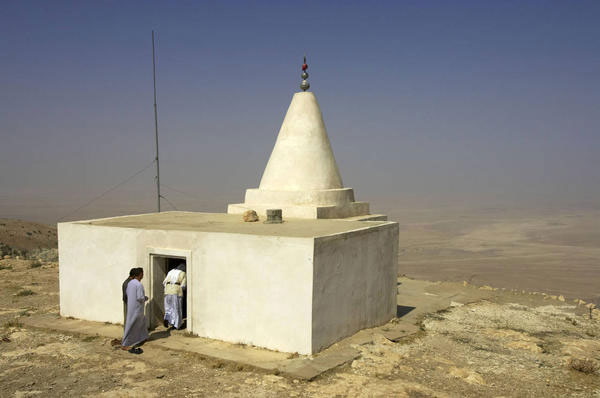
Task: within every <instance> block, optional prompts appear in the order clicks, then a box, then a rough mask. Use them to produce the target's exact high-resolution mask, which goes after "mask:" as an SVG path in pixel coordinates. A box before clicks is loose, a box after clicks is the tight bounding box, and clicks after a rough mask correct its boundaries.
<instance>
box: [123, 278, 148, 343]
mask: <svg viewBox="0 0 600 398" xmlns="http://www.w3.org/2000/svg"><path fill="white" fill-rule="evenodd" d="M143 277H144V271H143V269H142V268H137V269H136V270H135V272H134V273H133V279H132V280H131V281H129V283H128V284H127V291H126V292H127V320H126V321H125V333H124V334H123V340H122V341H121V349H123V350H127V351H129V352H131V353H133V354H141V353H142V349H141V348H139V347H136V346H137V345H140V344H142V343H143V342H144V341H146V340H147V339H148V328H147V322H146V317H145V316H144V303H145V302H146V301H147V300H148V297H146V294H145V292H144V286H143V285H142V283H141V280H142V278H143Z"/></svg>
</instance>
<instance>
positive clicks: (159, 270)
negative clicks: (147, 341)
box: [147, 254, 188, 330]
mask: <svg viewBox="0 0 600 398" xmlns="http://www.w3.org/2000/svg"><path fill="white" fill-rule="evenodd" d="M181 264H184V265H186V267H187V258H186V257H185V256H166V255H160V254H151V255H150V281H149V285H150V295H149V297H148V311H147V314H148V328H149V329H150V330H154V329H156V328H157V327H162V326H163V320H164V316H165V300H164V298H165V294H164V286H163V281H164V279H165V277H166V276H167V273H168V272H169V271H171V270H172V269H175V268H177V267H178V266H179V265H181ZM186 277H187V272H186ZM187 290H188V289H184V292H183V300H182V301H183V305H182V307H183V308H182V316H183V325H182V326H181V328H182V329H186V328H187V326H188V325H187V324H188V317H187V307H188V305H187V296H188V292H187Z"/></svg>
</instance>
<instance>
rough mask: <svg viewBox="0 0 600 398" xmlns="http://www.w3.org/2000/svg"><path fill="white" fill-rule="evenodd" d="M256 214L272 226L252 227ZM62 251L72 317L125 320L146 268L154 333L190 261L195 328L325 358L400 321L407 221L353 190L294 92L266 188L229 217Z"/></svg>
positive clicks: (172, 216) (129, 228) (196, 217)
mask: <svg viewBox="0 0 600 398" xmlns="http://www.w3.org/2000/svg"><path fill="white" fill-rule="evenodd" d="M305 69H306V67H305V65H304V66H303V71H304V72H303V78H304V79H306V77H308V75H307V74H306V71H305ZM301 87H302V88H303V89H306V88H308V84H307V82H306V80H304V81H303V83H302V86H301ZM267 209H281V211H282V215H283V222H282V223H264V221H265V214H266V210H267ZM246 210H255V211H256V212H257V213H258V214H259V216H260V220H259V221H258V222H244V221H243V219H242V216H241V213H243V212H244V211H246ZM58 247H59V282H60V313H61V315H62V316H65V317H67V316H70V317H75V318H79V319H85V320H90V321H99V322H112V323H122V321H123V306H122V299H121V284H122V283H123V280H124V279H125V278H126V277H127V275H128V273H129V269H130V268H132V267H143V268H144V279H143V280H142V283H143V285H144V287H145V290H146V294H147V295H148V297H149V301H148V302H147V304H146V315H147V317H148V319H149V327H150V328H154V327H156V326H158V325H160V324H162V317H163V314H164V305H163V287H162V281H163V279H164V277H165V275H166V272H167V271H168V269H170V268H172V267H173V266H175V265H176V264H178V263H179V262H181V261H185V262H186V264H187V278H188V280H187V286H188V288H187V293H186V295H187V297H186V301H187V309H186V317H187V322H186V328H187V331H188V332H190V333H193V334H196V335H199V336H203V337H208V338H213V339H219V340H224V341H228V342H233V343H244V344H252V345H255V346H260V347H265V348H269V349H273V350H278V351H284V352H298V353H299V354H313V353H316V352H319V351H320V350H322V349H323V348H326V347H327V346H329V345H331V344H333V343H335V342H336V341H338V340H340V339H342V338H344V337H346V336H349V335H352V334H354V333H355V332H357V331H358V330H360V329H363V328H368V327H373V326H377V325H381V324H384V323H386V322H387V321H389V320H390V319H392V318H393V317H394V316H395V314H396V273H397V251H398V224H397V223H395V222H389V221H386V217H385V216H381V215H371V214H369V204H368V203H366V202H356V201H355V199H354V192H353V190H352V188H346V187H344V186H343V184H342V179H341V177H340V172H339V170H338V167H337V164H336V161H335V158H334V156H333V152H332V149H331V144H330V142H329V138H328V136H327V131H326V129H325V124H324V122H323V117H322V114H321V110H320V107H319V104H318V103H317V99H316V97H315V95H314V94H313V93H312V92H307V91H304V92H299V93H296V94H294V96H293V98H292V102H291V104H290V107H289V109H288V111H287V114H286V115H285V119H284V121H283V124H282V126H281V130H280V131H279V135H278V137H277V141H276V143H275V147H274V148H273V152H272V153H271V157H270V159H269V161H268V163H267V166H266V168H265V171H264V173H263V176H262V179H261V182H260V185H259V187H258V188H257V189H248V190H247V191H246V195H245V200H244V203H241V204H230V205H229V206H228V212H227V214H224V213H197V212H183V211H170V212H162V213H151V214H140V215H131V216H122V217H112V218H103V219H96V220H86V221H75V222H64V223H59V224H58Z"/></svg>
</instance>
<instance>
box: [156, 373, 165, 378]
mask: <svg viewBox="0 0 600 398" xmlns="http://www.w3.org/2000/svg"><path fill="white" fill-rule="evenodd" d="M163 377H165V375H164V374H159V375H157V376H156V378H157V379H162V378H163Z"/></svg>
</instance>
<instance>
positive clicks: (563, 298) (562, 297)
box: [558, 294, 565, 302]
mask: <svg viewBox="0 0 600 398" xmlns="http://www.w3.org/2000/svg"><path fill="white" fill-rule="evenodd" d="M558 301H563V302H564V301H565V296H563V295H562V294H561V295H560V296H558Z"/></svg>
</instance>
